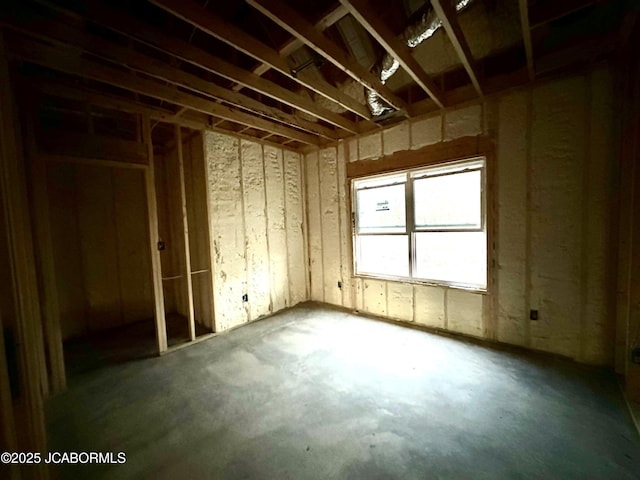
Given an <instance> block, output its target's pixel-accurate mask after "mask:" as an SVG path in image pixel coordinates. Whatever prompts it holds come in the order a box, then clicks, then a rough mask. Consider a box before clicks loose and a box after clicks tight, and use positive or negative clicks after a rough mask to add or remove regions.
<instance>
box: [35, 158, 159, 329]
mask: <svg viewBox="0 0 640 480" xmlns="http://www.w3.org/2000/svg"><path fill="white" fill-rule="evenodd" d="M48 170H49V171H48V190H49V195H48V200H49V205H50V225H51V228H52V240H53V251H54V258H55V268H56V278H57V285H58V297H59V302H60V317H61V329H62V336H63V338H69V337H73V336H77V335H82V334H85V333H87V332H90V331H98V330H101V329H105V328H110V327H114V326H118V325H123V324H126V323H132V322H136V321H140V320H145V319H149V318H152V317H153V290H152V286H151V282H150V278H151V277H150V271H151V266H150V258H149V251H148V248H147V244H148V240H147V238H148V237H147V226H146V222H145V218H146V215H147V213H146V211H147V210H146V197H145V188H144V179H143V174H142V171H140V170H134V169H118V168H109V167H102V166H89V165H79V164H78V165H73V164H63V163H56V164H50V165H49V169H48Z"/></svg>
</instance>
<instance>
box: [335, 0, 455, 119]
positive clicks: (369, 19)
mask: <svg viewBox="0 0 640 480" xmlns="http://www.w3.org/2000/svg"><path fill="white" fill-rule="evenodd" d="M340 2H341V3H342V5H343V6H344V7H345V8H347V9H348V10H349V13H351V15H353V16H354V17H355V18H356V20H358V22H360V24H361V25H362V26H363V27H364V28H365V29H366V30H367V31H368V32H369V33H370V34H371V36H373V38H375V39H376V40H377V41H378V43H379V44H380V45H382V47H383V48H384V49H385V50H386V51H387V52H388V53H389V55H391V56H393V57H394V58H395V59H396V60H398V62H399V63H400V65H401V66H402V68H404V69H405V70H406V71H407V73H408V74H409V75H410V76H411V78H413V80H414V81H415V82H416V83H417V84H418V85H419V86H420V88H422V89H423V90H424V91H425V92H426V93H427V95H429V96H430V97H431V98H432V99H433V101H434V102H435V103H436V105H438V106H439V107H441V108H443V107H444V103H443V98H442V92H440V89H439V88H438V86H437V85H436V83H435V82H434V81H433V79H432V78H431V77H430V76H429V75H428V74H427V72H425V71H424V68H422V66H421V65H420V64H419V63H418V62H417V61H416V59H415V58H413V55H412V54H411V50H410V48H409V47H408V46H407V45H406V44H405V43H404V42H402V40H400V39H399V38H398V37H396V36H395V35H394V34H393V32H392V31H391V29H390V28H389V27H388V26H387V24H386V23H385V21H384V19H383V18H381V17H380V16H378V14H377V13H375V9H374V8H372V6H371V5H370V4H369V2H368V1H367V0H340Z"/></svg>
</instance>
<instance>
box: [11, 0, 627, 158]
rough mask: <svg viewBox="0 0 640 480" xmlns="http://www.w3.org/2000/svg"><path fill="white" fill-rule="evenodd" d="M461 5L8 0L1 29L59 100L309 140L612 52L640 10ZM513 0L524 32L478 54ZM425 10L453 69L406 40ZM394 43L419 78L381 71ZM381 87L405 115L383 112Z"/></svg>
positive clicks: (331, 137)
mask: <svg viewBox="0 0 640 480" xmlns="http://www.w3.org/2000/svg"><path fill="white" fill-rule="evenodd" d="M509 2H511V3H512V4H513V6H514V8H511V7H509V5H510V3H509ZM454 4H455V2H453V1H451V0H424V1H423V2H422V6H420V5H417V7H418V8H417V9H416V2H413V3H412V6H411V10H407V11H405V10H404V8H405V7H404V4H400V3H397V4H396V3H393V2H385V1H384V0H339V1H338V0H314V1H313V2H309V3H305V4H304V5H302V4H300V3H299V2H294V1H293V0H290V1H289V0H286V1H283V0H228V1H226V2H224V3H221V2H211V1H205V0H148V1H140V2H134V3H133V4H129V3H128V2H125V1H120V0H117V1H115V2H107V1H106V0H87V1H80V0H78V1H76V2H71V3H69V2H64V1H62V0H27V1H23V2H18V0H9V1H7V2H4V3H3V5H2V6H0V27H1V28H2V29H3V30H4V31H5V32H6V44H7V49H8V52H9V54H10V55H11V57H12V58H13V59H15V65H16V69H17V74H18V75H23V76H24V82H23V83H24V84H28V85H30V86H32V87H33V88H35V89H37V90H39V91H40V92H41V94H42V95H44V96H45V97H47V98H55V97H66V98H72V99H75V100H78V101H81V102H85V103H86V104H87V105H86V106H85V107H83V109H84V110H86V111H91V105H95V106H97V107H100V108H111V109H112V110H115V111H127V112H132V113H133V112H136V113H146V114H148V115H150V117H151V118H152V119H153V120H154V121H156V122H165V123H174V124H178V125H182V126H185V127H189V128H210V129H222V130H229V131H231V132H234V133H238V134H240V135H248V136H250V137H254V138H258V139H261V140H266V141H269V142H275V143H277V144H281V145H284V146H287V147H290V148H294V149H300V148H304V147H305V146H310V145H323V144H327V143H331V142H334V141H336V140H339V139H342V138H347V137H349V136H352V135H356V134H361V133H364V132H367V131H370V130H372V129H376V128H379V127H380V126H381V125H384V124H387V123H390V122H395V121H399V120H401V119H403V118H406V117H411V116H415V115H420V114H423V113H425V112H428V111H433V110H437V109H439V108H444V107H450V106H453V105H456V104H457V103H461V102H466V101H469V100H472V99H473V98H478V97H479V96H483V95H488V94H492V93H495V92H497V91H500V90H503V89H506V88H511V87H513V86H517V85H521V84H523V83H526V82H531V81H535V80H536V79H537V78H542V77H544V76H547V75H550V74H553V73H555V72H558V71H562V70H566V69H567V68H572V67H574V66H577V65H583V64H585V63H589V62H594V61H598V60H601V59H603V58H606V57H607V56H608V55H611V54H612V53H614V52H615V51H617V50H618V49H620V48H622V47H623V46H624V44H625V43H626V42H627V41H628V32H630V31H631V30H632V28H633V25H634V23H635V21H636V17H637V13H638V12H637V7H634V3H633V1H632V0H566V1H563V2H559V1H555V0H554V1H552V0H529V1H527V0H491V1H489V0H474V1H473V2H472V3H471V6H470V7H469V8H468V9H466V10H465V11H464V12H462V13H456V9H455V7H454ZM496 5H497V6H496ZM407 8H409V7H407ZM500 8H503V9H504V11H514V12H517V13H516V15H517V14H518V13H519V20H520V24H521V31H522V36H521V38H520V39H518V38H517V37H516V38H515V40H514V42H512V43H511V44H508V45H503V46H502V47H500V48H501V49H499V50H489V51H488V53H486V52H485V53H482V54H481V55H479V54H478V52H479V51H485V50H486V49H485V50H482V49H480V50H479V49H478V48H474V47H475V46H476V42H478V41H479V40H481V39H479V38H478V35H479V33H478V31H477V29H476V30H474V28H473V18H474V17H473V16H474V15H484V16H485V17H487V18H488V20H487V22H488V23H489V24H490V21H491V18H490V17H491V15H493V12H494V11H495V10H496V9H500ZM510 8H511V10H509V9H510ZM425 12H427V13H428V12H434V13H435V14H436V15H437V17H438V18H439V20H440V21H441V22H442V26H443V29H442V30H443V34H441V35H445V36H446V37H443V38H446V39H447V41H448V42H449V43H450V45H451V48H452V51H453V52H455V55H456V57H457V61H458V63H457V65H454V66H453V67H452V68H449V69H446V70H434V68H433V66H432V62H431V60H430V58H429V57H428V56H425V55H424V54H421V53H420V52H419V51H418V50H419V49H418V48H416V49H411V48H410V47H408V46H407V42H406V38H405V37H404V36H403V32H404V31H405V30H406V29H407V28H411V26H412V23H411V22H415V21H416V18H417V15H418V13H419V14H420V15H423V14H425ZM465 16H466V17H465ZM346 17H350V18H349V20H348V21H347V20H346ZM402 18H404V21H402ZM353 19H355V22H357V23H359V24H360V25H361V26H362V28H364V30H362V32H360V33H358V34H357V35H355V34H353V35H352V34H351V33H349V34H346V35H345V31H347V30H345V29H351V30H348V32H355V30H353V29H354V28H355V27H357V28H358V29H361V27H360V25H358V24H357V23H355V22H354V20H353ZM516 21H517V17H516ZM402 22H404V23H402ZM591 25H596V26H597V28H594V29H593V31H590V30H589V27H590V26H591ZM480 35H481V32H480ZM355 38H358V41H359V42H362V41H364V42H365V44H366V48H367V50H366V51H367V52H373V55H374V56H377V58H378V63H377V64H376V65H374V66H373V68H372V67H371V64H370V63H369V64H367V65H364V63H365V62H364V61H363V60H362V59H360V61H361V62H363V63H362V64H361V63H359V62H358V61H357V60H355V58H354V57H353V56H352V54H351V49H352V48H355V45H351V44H350V42H351V43H352V40H350V39H355ZM429 41H431V40H430V39H427V40H425V42H429ZM367 42H368V43H367ZM359 45H362V44H359ZM354 51H355V50H354ZM474 52H475V56H474ZM385 54H388V55H391V56H392V57H393V58H395V59H396V60H397V62H398V64H399V65H400V69H401V70H402V71H404V72H405V74H406V75H407V81H408V82H409V83H405V84H404V86H402V87H400V88H398V84H397V83H396V84H395V87H392V86H390V84H389V83H388V82H387V83H385V82H382V81H381V79H380V64H381V61H382V57H383V55H385ZM368 55H370V54H368ZM372 58H373V57H372ZM52 86H54V87H52ZM369 91H372V92H374V93H375V94H377V96H378V97H379V98H380V99H382V100H383V101H384V102H385V103H386V104H388V105H389V106H390V107H392V113H391V114H389V115H386V116H385V117H384V118H383V117H379V118H375V117H372V115H371V113H370V108H369V105H368V104H367V100H366V99H367V94H368V92H369ZM65 109H67V107H65ZM67 110H68V109H67Z"/></svg>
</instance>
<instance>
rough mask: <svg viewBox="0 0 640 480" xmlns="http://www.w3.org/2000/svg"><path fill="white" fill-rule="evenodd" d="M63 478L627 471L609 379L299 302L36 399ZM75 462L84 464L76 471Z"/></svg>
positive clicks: (622, 474) (636, 443) (623, 433)
mask: <svg viewBox="0 0 640 480" xmlns="http://www.w3.org/2000/svg"><path fill="white" fill-rule="evenodd" d="M47 413H48V423H49V435H50V445H49V446H50V450H52V451H81V450H82V451H103V452H105V451H111V452H118V451H123V452H125V453H126V455H127V462H126V464H124V465H118V464H114V465H93V466H89V467H87V466H80V467H79V466H73V465H72V466H64V467H63V468H61V469H60V471H59V472H55V473H58V474H59V478H79V477H82V478H95V477H100V478H105V479H106V478H117V479H126V478H145V477H153V478H159V479H160V478H171V479H173V478H295V479H306V478H322V479H330V478H363V479H372V478H403V479H410V478H420V479H424V478H456V479H458V478H492V479H493V478H616V479H631V478H637V474H638V472H639V471H640V439H639V438H638V435H637V433H636V431H635V430H634V427H633V424H632V422H631V420H630V418H629V415H628V413H627V410H626V406H625V404H624V400H623V398H622V396H621V393H620V390H619V388H618V385H617V382H616V378H615V377H614V375H613V374H611V373H609V372H607V371H605V370H600V369H593V368H589V367H585V366H580V365H578V364H575V363H571V362H568V361H565V360H560V359H555V358H550V357H547V356H543V355H536V354H530V353H513V352H505V351H498V350H494V349H491V348H489V347H485V346H479V345H476V344H471V343H467V342H465V341H460V340H456V339H451V338H446V337H442V336H438V335H433V334H429V333H425V332H421V331H416V330H413V329H409V328H403V327H401V326H397V325H392V324H388V323H384V322H377V321H374V320H371V319H368V318H363V317H358V316H356V315H353V314H348V313H343V312H337V311H335V310H330V309H326V308H322V307H317V306H309V305H303V306H299V307H296V308H293V309H290V310H288V311H286V312H282V313H280V314H277V315H274V316H273V317H271V318H269V319H266V320H263V321H259V322H256V323H253V324H251V325H247V326H245V327H243V328H241V329H237V330H234V331H232V332H229V333H227V334H224V335H220V336H218V337H216V338H215V339H212V340H209V341H204V342H201V343H200V344H198V345H194V346H193V347H191V348H189V349H185V350H182V351H178V352H175V353H173V354H171V355H167V356H164V357H162V358H146V359H143V360H140V361H137V362H131V363H121V364H117V365H112V366H110V367H108V368H104V369H101V370H99V371H96V372H95V373H93V374H90V375H86V376H83V377H82V378H78V379H77V381H73V382H71V388H70V389H69V390H68V391H67V392H65V393H63V394H61V395H59V396H57V397H54V398H52V399H51V400H50V401H49V403H48V406H47ZM81 470H83V471H81Z"/></svg>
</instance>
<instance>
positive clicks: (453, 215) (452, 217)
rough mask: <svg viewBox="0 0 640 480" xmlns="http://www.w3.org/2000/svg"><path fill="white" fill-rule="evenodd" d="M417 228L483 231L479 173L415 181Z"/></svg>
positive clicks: (456, 174)
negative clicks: (479, 229) (480, 229)
mask: <svg viewBox="0 0 640 480" xmlns="http://www.w3.org/2000/svg"><path fill="white" fill-rule="evenodd" d="M413 188H414V198H415V219H416V227H418V228H420V227H426V228H434V229H437V228H480V227H481V225H482V222H481V218H482V205H481V203H480V199H481V173H480V171H479V170H475V171H472V172H465V173H455V174H451V175H444V176H440V177H428V178H421V179H417V180H415V182H414V184H413Z"/></svg>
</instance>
